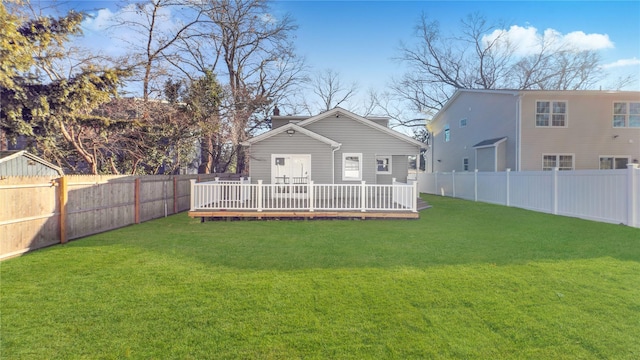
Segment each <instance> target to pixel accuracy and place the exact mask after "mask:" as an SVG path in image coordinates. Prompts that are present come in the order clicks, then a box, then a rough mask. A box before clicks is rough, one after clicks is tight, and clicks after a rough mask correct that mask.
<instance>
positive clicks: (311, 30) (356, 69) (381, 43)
mask: <svg viewBox="0 0 640 360" xmlns="http://www.w3.org/2000/svg"><path fill="white" fill-rule="evenodd" d="M277 8H278V9H282V10H286V11H288V12H290V13H291V14H292V15H293V17H294V18H295V19H296V20H297V22H298V25H299V30H298V32H297V46H298V51H299V53H300V54H301V55H304V56H305V57H306V58H307V60H308V61H309V63H310V64H311V65H312V66H314V67H315V68H318V69H323V68H331V69H334V70H336V71H339V72H340V73H341V75H342V76H349V77H350V78H352V80H354V81H358V82H359V83H360V85H361V87H365V88H366V87H367V86H368V85H373V86H376V87H379V86H384V84H385V83H387V82H388V81H389V80H390V77H392V76H397V75H399V74H401V73H402V71H403V70H402V68H401V65H400V64H399V63H398V62H397V61H395V60H394V57H397V55H398V46H399V44H400V42H401V41H404V42H405V43H411V42H413V41H414V39H413V28H414V27H415V25H416V24H417V21H418V19H419V17H420V15H421V14H422V12H424V13H425V14H427V16H428V17H429V19H435V20H438V21H439V23H440V26H441V30H442V32H443V33H444V34H448V33H453V32H455V31H457V29H459V24H460V20H461V19H462V18H464V17H465V16H466V15H468V14H470V13H474V12H480V13H481V14H483V15H485V16H486V17H487V18H488V19H489V20H490V21H491V20H495V21H500V22H504V23H505V24H506V25H507V26H509V27H510V26H514V25H516V26H518V27H520V28H529V29H530V28H535V29H537V34H538V35H540V34H542V33H543V32H544V31H545V30H547V29H553V30H555V31H557V32H559V33H560V34H562V35H566V34H570V33H575V32H583V33H584V34H585V37H587V35H596V34H597V35H607V36H608V39H609V41H610V42H611V43H612V47H604V46H605V45H601V46H603V48H602V49H600V50H599V52H600V54H601V56H602V58H603V63H604V64H606V65H611V64H614V63H616V62H618V61H621V60H626V61H627V62H628V63H630V64H634V65H627V66H624V67H623V66H620V67H610V68H608V69H609V70H610V71H612V72H615V73H619V72H624V73H634V74H636V75H637V77H638V79H636V82H635V83H634V85H633V86H632V88H630V89H628V90H640V1H617V2H616V1H608V2H597V1H580V2H579V1H565V2H560V1H536V2H529V1H494V2H486V1H447V2H443V1H348V2H343V1H282V2H279V3H277ZM592 37H593V36H592ZM594 46H595V44H594Z"/></svg>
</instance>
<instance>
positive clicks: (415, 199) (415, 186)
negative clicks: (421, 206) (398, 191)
mask: <svg viewBox="0 0 640 360" xmlns="http://www.w3.org/2000/svg"><path fill="white" fill-rule="evenodd" d="M412 186H413V189H412V193H413V194H412V195H413V202H412V204H411V211H413V212H418V196H419V194H418V182H417V181H414V182H413V184H412Z"/></svg>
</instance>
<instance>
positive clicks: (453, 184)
mask: <svg viewBox="0 0 640 360" xmlns="http://www.w3.org/2000/svg"><path fill="white" fill-rule="evenodd" d="M451 191H452V192H453V197H454V198H455V197H456V171H455V170H451Z"/></svg>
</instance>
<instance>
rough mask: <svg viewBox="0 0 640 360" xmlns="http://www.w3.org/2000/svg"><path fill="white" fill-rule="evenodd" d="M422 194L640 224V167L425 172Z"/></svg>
mask: <svg viewBox="0 0 640 360" xmlns="http://www.w3.org/2000/svg"><path fill="white" fill-rule="evenodd" d="M419 177H420V186H421V187H420V192H424V193H428V194H437V195H442V196H451V197H457V198H461V199H466V200H473V201H481V202H488V203H494V204H500V205H506V206H514V207H520V208H524V209H529V210H534V211H539V212H546V213H550V214H557V215H565V216H572V217H578V218H583V219H588V220H595V221H601V222H608V223H614V224H625V225H629V226H634V227H640V169H639V168H638V165H637V164H629V166H628V168H627V169H620V170H576V171H559V170H558V169H556V170H554V171H521V172H512V171H510V170H508V169H507V171H505V172H478V171H475V172H461V173H460V172H450V173H423V174H420V175H419Z"/></svg>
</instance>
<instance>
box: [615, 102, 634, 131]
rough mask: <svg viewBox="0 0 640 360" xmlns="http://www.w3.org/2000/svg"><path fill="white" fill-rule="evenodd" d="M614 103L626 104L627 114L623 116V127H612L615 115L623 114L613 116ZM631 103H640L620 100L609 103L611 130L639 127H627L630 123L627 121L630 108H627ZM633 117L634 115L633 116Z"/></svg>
mask: <svg viewBox="0 0 640 360" xmlns="http://www.w3.org/2000/svg"><path fill="white" fill-rule="evenodd" d="M616 103H625V104H627V113H626V114H624V126H614V125H613V123H614V122H613V117H614V116H615V115H623V114H615V113H614V112H615V109H616V106H615V104H616ZM631 103H640V101H636V100H620V101H612V102H611V128H613V129H638V128H639V127H637V126H629V124H630V121H629V117H630V116H631V107H630V106H629V104H631ZM634 115H635V114H634Z"/></svg>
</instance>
